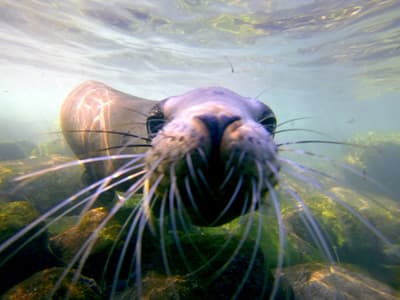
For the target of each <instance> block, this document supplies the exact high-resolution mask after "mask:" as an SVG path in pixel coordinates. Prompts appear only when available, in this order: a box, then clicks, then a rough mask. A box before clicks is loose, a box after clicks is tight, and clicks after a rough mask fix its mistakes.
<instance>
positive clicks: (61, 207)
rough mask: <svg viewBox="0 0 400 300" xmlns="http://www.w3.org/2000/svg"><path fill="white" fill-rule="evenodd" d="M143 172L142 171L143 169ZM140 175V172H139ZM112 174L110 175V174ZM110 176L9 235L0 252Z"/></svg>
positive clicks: (109, 187)
mask: <svg viewBox="0 0 400 300" xmlns="http://www.w3.org/2000/svg"><path fill="white" fill-rule="evenodd" d="M143 173H144V171H143ZM139 175H140V174H139ZM110 176H112V175H110ZM110 176H107V177H105V178H103V179H101V180H99V181H97V182H95V183H92V184H91V185H89V186H87V187H85V188H83V189H81V190H80V191H79V192H77V193H75V194H73V195H72V196H70V197H68V198H67V199H65V200H63V201H61V202H60V203H59V204H57V205H56V206H54V207H52V208H51V209H50V210H49V211H47V212H45V213H44V214H42V215H41V216H40V217H38V218H37V219H36V220H35V221H33V222H31V223H30V224H29V225H27V226H26V227H24V228H23V229H21V230H20V231H19V232H17V233H15V234H14V235H13V236H12V237H10V238H9V239H8V240H6V241H4V242H3V243H2V244H0V253H1V252H3V251H4V250H5V249H6V248H8V247H9V246H10V245H12V244H13V243H15V242H16V241H17V240H19V239H20V238H21V237H22V236H23V235H24V234H26V233H27V232H28V231H30V230H31V229H33V228H34V227H36V226H37V225H38V224H40V223H41V222H43V221H45V220H46V219H48V218H49V217H51V216H52V215H54V214H55V213H56V212H58V211H59V210H61V209H63V208H64V207H66V206H67V205H68V204H71V203H72V202H74V201H76V199H78V198H79V197H80V196H82V195H84V194H86V193H87V192H90V191H91V190H93V189H95V188H97V187H98V186H101V185H102V184H103V182H106V181H107V180H108V178H109V177H110ZM112 187H113V186H111V185H110V186H108V187H107V189H106V190H109V189H111V188H112ZM91 197H92V196H89V197H87V198H85V200H87V201H89V200H90V199H91Z"/></svg>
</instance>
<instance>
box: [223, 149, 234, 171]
mask: <svg viewBox="0 0 400 300" xmlns="http://www.w3.org/2000/svg"><path fill="white" fill-rule="evenodd" d="M235 152H236V151H231V152H230V153H229V157H228V159H227V161H226V163H225V166H224V168H225V169H224V172H225V173H226V172H227V171H228V169H230V168H231V166H232V162H233V160H234V158H235V157H236V155H235V154H236V153H235Z"/></svg>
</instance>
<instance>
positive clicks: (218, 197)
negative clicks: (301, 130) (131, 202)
mask: <svg viewBox="0 0 400 300" xmlns="http://www.w3.org/2000/svg"><path fill="white" fill-rule="evenodd" d="M195 119H196V120H189V121H187V120H186V122H185V123H184V122H183V121H182V120H178V121H179V126H180V129H179V130H177V127H176V126H177V125H176V124H174V122H172V123H170V124H167V125H166V126H165V127H164V128H163V130H162V131H161V132H159V133H158V135H157V136H156V137H155V138H154V140H153V143H152V146H153V147H152V149H151V150H149V151H148V153H147V155H146V162H147V171H148V174H150V175H149V178H148V186H150V187H153V189H154V191H153V192H152V193H153V194H152V195H151V196H150V198H151V207H152V212H153V214H154V215H155V216H156V217H162V216H164V215H171V214H174V213H177V214H178V215H179V216H181V217H182V216H184V217H185V218H184V219H185V221H186V222H188V223H190V224H194V225H197V226H219V225H222V224H224V223H227V222H229V221H231V220H233V219H235V218H237V217H239V216H241V215H244V214H245V213H247V212H250V211H255V210H257V208H258V206H259V204H260V202H261V201H262V200H263V199H264V198H265V197H266V195H267V193H268V190H269V189H270V188H272V187H273V186H274V185H275V183H276V182H277V178H276V176H277V172H278V170H279V163H278V159H277V150H276V149H277V148H276V145H275V143H274V140H273V137H272V135H271V134H270V133H269V132H267V131H266V130H265V129H264V128H262V127H261V126H260V125H259V124H258V123H256V122H253V121H252V120H243V119H241V118H239V117H223V118H214V117H210V116H201V117H196V118H195ZM199 120H200V121H199ZM182 124H185V125H182ZM177 132H179V134H178V137H177ZM172 133H173V134H172ZM179 136H181V138H180V137H179ZM171 137H173V138H171Z"/></svg>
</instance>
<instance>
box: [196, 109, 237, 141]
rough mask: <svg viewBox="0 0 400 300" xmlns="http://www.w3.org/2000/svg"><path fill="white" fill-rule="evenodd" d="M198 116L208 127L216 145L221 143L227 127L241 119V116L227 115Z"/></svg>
mask: <svg viewBox="0 0 400 300" xmlns="http://www.w3.org/2000/svg"><path fill="white" fill-rule="evenodd" d="M197 118H198V119H199V120H200V121H202V122H203V123H204V125H205V126H206V127H207V129H208V131H209V133H210V137H211V139H212V144H213V145H214V146H217V145H219V144H220V142H221V139H222V135H223V134H224V131H225V129H226V128H227V127H228V126H229V125H230V124H232V123H233V122H235V121H238V120H240V117H239V116H227V115H220V116H215V115H201V116H198V117H197Z"/></svg>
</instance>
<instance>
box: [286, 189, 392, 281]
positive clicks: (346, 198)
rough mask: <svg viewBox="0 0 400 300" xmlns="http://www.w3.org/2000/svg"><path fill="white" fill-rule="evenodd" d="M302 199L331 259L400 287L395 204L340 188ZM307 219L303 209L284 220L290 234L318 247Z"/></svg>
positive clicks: (389, 200)
mask: <svg viewBox="0 0 400 300" xmlns="http://www.w3.org/2000/svg"><path fill="white" fill-rule="evenodd" d="M302 198H303V200H304V202H305V203H306V204H307V206H308V208H309V209H310V212H312V213H313V216H314V220H315V224H316V225H317V226H318V228H319V230H320V232H321V234H322V235H323V237H324V239H325V243H326V245H327V247H328V248H329V249H330V251H331V253H330V254H331V256H332V259H334V260H336V261H339V262H346V263H350V264H354V265H358V266H359V267H361V268H363V269H364V270H367V271H368V272H370V273H371V274H373V276H374V277H375V278H377V279H379V280H381V281H384V282H386V283H388V284H390V285H392V286H394V287H396V288H399V287H400V286H399V284H398V282H397V281H396V278H398V273H396V272H398V271H396V268H394V267H393V266H396V265H398V264H399V263H400V256H399V253H400V252H399V249H398V245H400V237H399V235H398V232H400V220H398V218H396V211H397V209H398V205H397V203H396V202H394V201H393V200H391V199H388V198H384V197H380V198H377V197H374V198H372V199H371V198H369V197H367V196H362V195H360V194H358V193H356V192H354V191H353V190H350V189H346V188H339V187H335V188H331V189H330V190H327V194H321V193H317V192H314V193H310V194H307V195H302ZM304 219H307V215H306V214H305V212H304V210H303V209H298V210H297V211H295V212H292V213H290V214H286V216H285V221H286V224H288V228H289V230H290V231H291V232H293V233H294V234H296V235H297V236H298V237H299V238H301V239H302V240H304V241H307V242H308V243H311V244H315V236H313V235H312V234H311V233H310V229H309V228H307V227H306V226H305V225H304ZM314 234H315V233H314ZM388 241H389V242H388ZM396 245H397V246H396ZM320 247H321V252H322V246H320Z"/></svg>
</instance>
